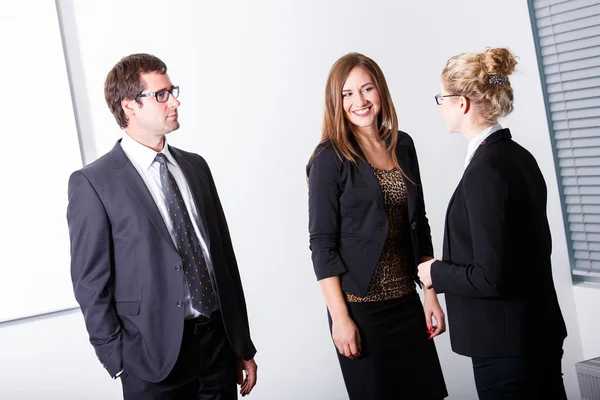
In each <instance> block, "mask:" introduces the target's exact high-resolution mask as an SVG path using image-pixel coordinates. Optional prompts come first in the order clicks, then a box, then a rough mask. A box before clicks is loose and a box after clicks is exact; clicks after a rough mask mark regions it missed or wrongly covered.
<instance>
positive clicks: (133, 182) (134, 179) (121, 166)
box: [111, 140, 177, 251]
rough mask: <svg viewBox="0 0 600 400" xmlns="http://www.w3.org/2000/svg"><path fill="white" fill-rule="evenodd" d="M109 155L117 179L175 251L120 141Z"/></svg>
mask: <svg viewBox="0 0 600 400" xmlns="http://www.w3.org/2000/svg"><path fill="white" fill-rule="evenodd" d="M111 153H112V155H113V165H114V168H115V170H116V173H117V176H118V177H119V179H120V180H121V181H122V182H123V183H124V184H125V186H126V187H127V189H129V191H130V192H131V194H132V195H133V197H134V198H135V200H136V201H137V202H138V204H139V205H140V207H141V208H142V210H144V212H145V213H146V215H147V216H148V218H149V219H150V221H151V222H152V225H154V227H155V228H156V230H157V231H158V233H160V235H161V236H162V237H163V239H165V240H166V241H167V242H168V243H169V245H170V246H171V248H172V249H173V250H175V251H177V249H176V248H175V245H174V244H173V240H172V239H171V235H170V234H169V231H168V229H167V226H166V225H165V221H164V220H163V218H162V216H161V215H160V211H158V207H156V203H154V199H153V198H152V195H151V194H150V191H149V190H148V187H147V186H146V184H145V183H144V180H143V179H142V177H141V176H140V174H139V173H138V172H137V170H136V169H135V167H134V166H133V164H131V162H130V161H129V159H128V158H127V156H126V155H125V152H124V151H123V149H122V148H121V144H120V140H119V142H117V144H116V145H115V147H114V148H113V150H112V151H111Z"/></svg>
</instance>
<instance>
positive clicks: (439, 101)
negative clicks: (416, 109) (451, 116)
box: [435, 94, 462, 106]
mask: <svg viewBox="0 0 600 400" xmlns="http://www.w3.org/2000/svg"><path fill="white" fill-rule="evenodd" d="M460 96H462V94H445V95H443V96H442V95H441V94H436V95H435V102H436V104H437V105H438V106H441V105H442V101H444V97H460Z"/></svg>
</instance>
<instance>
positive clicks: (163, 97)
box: [136, 86, 179, 103]
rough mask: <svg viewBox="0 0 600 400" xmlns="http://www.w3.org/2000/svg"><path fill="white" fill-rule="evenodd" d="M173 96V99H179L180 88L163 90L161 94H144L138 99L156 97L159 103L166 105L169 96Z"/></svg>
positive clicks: (174, 87)
mask: <svg viewBox="0 0 600 400" xmlns="http://www.w3.org/2000/svg"><path fill="white" fill-rule="evenodd" d="M171 94H172V95H173V97H175V98H177V97H179V86H173V87H172V88H171V89H165V90H161V91H160V92H152V93H142V94H140V95H138V96H136V99H139V98H140V97H150V96H152V97H154V98H155V99H156V101H158V102H159V103H164V102H166V101H168V100H169V95H171Z"/></svg>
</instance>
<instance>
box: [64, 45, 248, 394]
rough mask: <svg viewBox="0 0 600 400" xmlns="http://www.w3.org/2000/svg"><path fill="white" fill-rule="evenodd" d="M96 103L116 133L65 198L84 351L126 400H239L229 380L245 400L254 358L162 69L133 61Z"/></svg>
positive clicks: (222, 241) (216, 218)
mask: <svg viewBox="0 0 600 400" xmlns="http://www.w3.org/2000/svg"><path fill="white" fill-rule="evenodd" d="M104 95H105V99H106V102H107V104H108V107H109V109H110V110H111V112H112V113H113V115H114V116H115V119H116V120H117V123H118V124H119V126H120V127H121V128H122V129H124V130H125V134H124V135H123V139H121V140H119V141H118V142H117V143H116V145H115V146H114V148H113V149H112V150H111V151H110V152H108V153H107V154H105V155H104V156H102V157H101V158H99V159H98V160H97V161H95V162H93V163H91V164H89V165H88V166H86V167H84V168H82V169H81V170H79V171H76V172H74V173H73V174H72V175H71V177H70V180H69V191H68V195H69V205H68V209H67V220H68V224H69V234H70V237H71V277H72V281H73V288H74V292H75V297H76V299H77V301H78V302H79V305H80V306H81V310H82V312H83V315H84V319H85V323H86V327H87V330H88V333H89V336H90V342H91V343H92V345H93V346H94V349H95V351H96V354H97V356H98V358H99V360H100V362H101V363H102V365H103V366H104V368H106V369H107V371H108V372H109V374H110V375H111V376H112V377H113V378H117V377H119V378H120V379H121V382H122V385H123V395H124V398H125V400H137V399H140V400H141V399H149V398H160V399H174V400H175V399H177V400H180V399H183V400H185V399H199V398H202V399H236V398H237V393H236V392H237V390H236V382H237V383H238V384H240V385H241V388H240V393H241V394H242V395H246V394H249V393H250V391H251V390H252V388H253V387H254V385H255V383H256V370H257V366H256V363H255V362H254V359H253V358H254V354H255V353H256V349H255V348H254V345H253V343H252V340H251V338H250V330H249V324H248V316H247V311H246V302H245V299H244V293H243V290H242V284H241V281H240V274H239V271H238V267H237V263H236V259H235V255H234V252H233V246H232V243H231V238H230V235H229V230H228V228H227V222H226V220H225V215H224V213H223V208H222V206H221V203H220V201H219V196H218V194H217V190H216V188H215V183H214V181H213V177H212V175H211V172H210V169H209V167H208V165H207V163H206V161H205V160H204V159H203V158H202V157H201V156H199V155H197V154H193V153H188V152H185V151H182V150H180V149H177V148H175V147H172V146H170V145H168V144H167V140H166V135H167V134H168V133H170V132H172V131H174V130H176V129H178V128H179V121H178V107H179V104H180V103H179V101H178V100H177V97H178V95H179V87H178V86H174V85H173V83H172V82H171V79H170V78H169V75H168V74H167V67H166V65H165V64H164V63H163V62H162V61H161V60H160V59H158V58H157V57H155V56H152V55H149V54H132V55H130V56H127V57H125V58H123V59H121V60H120V61H119V62H118V63H117V64H116V65H115V66H114V67H113V69H112V70H111V71H110V72H109V73H108V76H107V77H106V81H105V87H104ZM244 373H245V374H244ZM244 375H245V376H244Z"/></svg>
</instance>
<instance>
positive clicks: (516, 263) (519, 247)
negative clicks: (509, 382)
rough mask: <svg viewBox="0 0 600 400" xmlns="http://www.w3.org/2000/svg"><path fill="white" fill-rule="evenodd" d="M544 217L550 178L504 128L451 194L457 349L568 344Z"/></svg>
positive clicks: (440, 279) (447, 288)
mask: <svg viewBox="0 0 600 400" xmlns="http://www.w3.org/2000/svg"><path fill="white" fill-rule="evenodd" d="M551 251H552V243H551V237H550V228H549V226H548V219H547V216H546V183H545V182H544V178H543V176H542V173H541V172H540V169H539V167H538V165H537V163H536V161H535V159H534V158H533V156H532V155H531V154H530V153H529V152H528V151H527V150H525V149H524V148H523V147H521V146H520V145H518V144H517V143H515V142H513V141H512V140H511V135H510V131H509V130H508V129H502V130H500V131H498V132H495V133H493V134H492V135H490V137H488V138H487V139H486V140H484V141H483V142H482V143H481V145H480V146H479V148H478V149H477V151H476V152H475V154H474V156H473V158H472V159H471V162H470V164H469V166H468V167H467V168H466V170H465V172H464V174H463V177H462V180H461V181H460V183H459V184H458V187H457V188H456V191H455V192H454V195H453V196H452V198H451V199H450V204H449V205H448V211H447V214H446V225H445V230H444V252H443V260H444V261H436V262H434V263H433V265H432V266H431V278H432V281H433V287H434V289H435V291H436V292H437V293H445V294H446V306H447V309H448V323H449V326H450V340H451V343H452V349H453V350H454V351H455V352H456V353H459V354H462V355H465V356H470V357H511V356H522V355H524V354H526V353H527V352H528V351H530V350H533V348H534V345H536V344H540V343H544V342H546V343H547V342H548V341H550V342H552V343H562V340H564V338H565V337H566V328H565V323H564V320H563V317H562V314H561V311H560V307H559V305H558V299H557V297H556V291H555V289H554V282H553V280H552V268H551V265H550V253H551Z"/></svg>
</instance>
